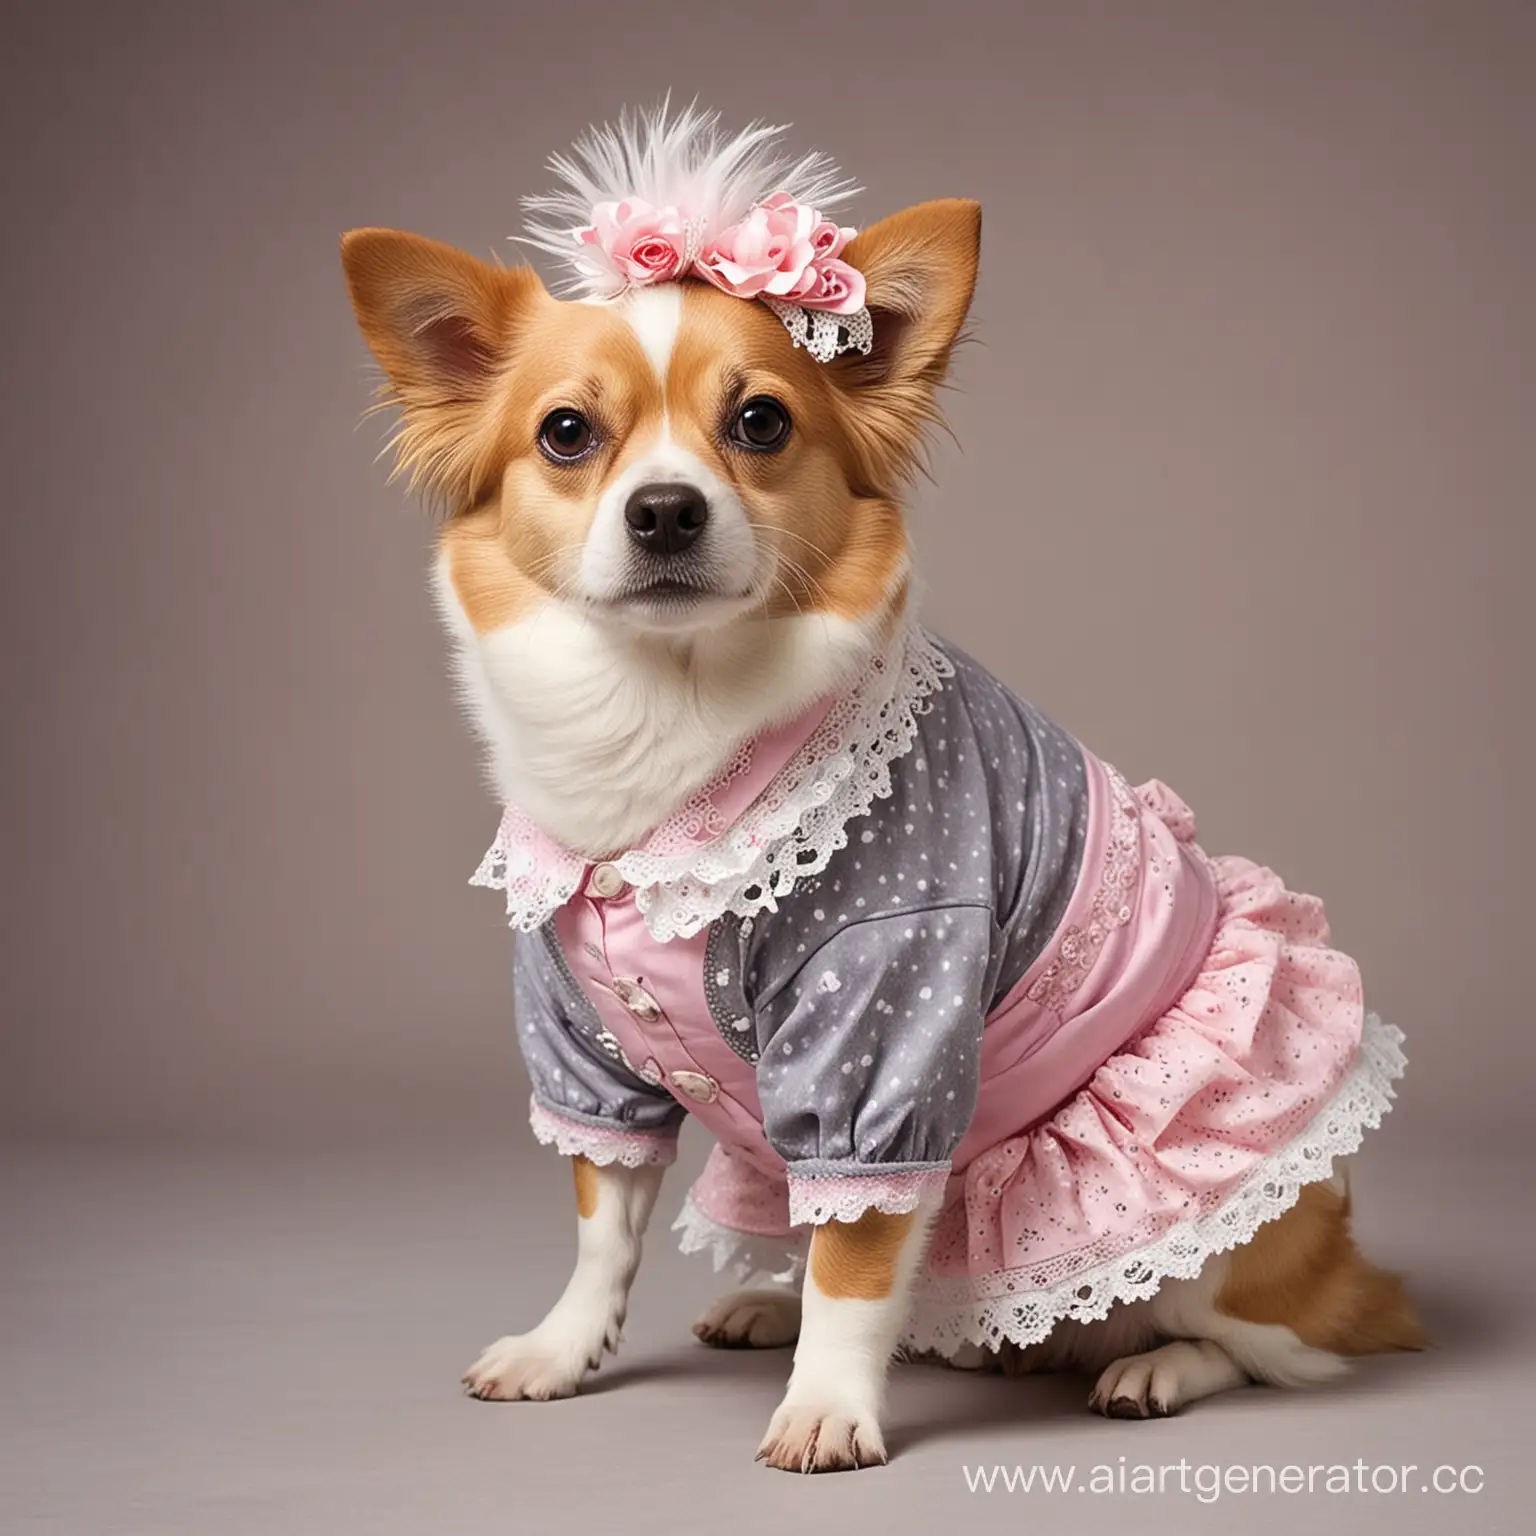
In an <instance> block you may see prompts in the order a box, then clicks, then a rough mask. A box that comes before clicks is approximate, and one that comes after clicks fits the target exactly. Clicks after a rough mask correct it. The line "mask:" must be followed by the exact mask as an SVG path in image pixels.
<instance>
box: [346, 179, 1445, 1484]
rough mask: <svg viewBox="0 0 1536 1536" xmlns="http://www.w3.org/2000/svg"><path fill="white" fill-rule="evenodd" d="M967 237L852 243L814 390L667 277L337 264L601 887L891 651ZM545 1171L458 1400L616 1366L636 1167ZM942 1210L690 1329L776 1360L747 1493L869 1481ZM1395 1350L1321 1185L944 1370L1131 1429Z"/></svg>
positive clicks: (646, 1195)
mask: <svg viewBox="0 0 1536 1536" xmlns="http://www.w3.org/2000/svg"><path fill="white" fill-rule="evenodd" d="M980 234H981V210H980V207H979V206H978V205H977V204H976V203H974V202H968V201H962V200H954V199H951V200H944V201H938V202H928V203H923V204H921V205H918V206H915V207H911V208H909V209H907V210H906V211H905V212H902V213H898V214H896V215H894V216H893V217H890V218H887V219H884V220H883V221H881V222H879V223H876V224H874V225H872V226H870V227H869V228H867V229H865V230H864V231H863V232H862V233H860V234H858V236H857V238H856V239H854V240H853V241H852V243H851V244H849V245H848V246H847V248H846V251H845V252H844V253H843V256H844V259H845V260H846V262H847V264H848V265H849V266H850V267H852V268H854V269H856V270H857V272H858V273H859V274H861V275H862V277H863V279H864V281H865V283H866V284H867V296H866V304H867V308H868V311H869V314H870V315H871V316H872V317H873V345H872V348H871V350H869V351H868V353H867V354H866V353H858V352H849V353H847V354H846V355H841V356H838V357H836V358H835V359H832V360H830V361H818V360H817V359H815V358H813V357H812V356H811V355H809V353H808V352H807V351H806V350H805V349H804V348H802V347H799V346H796V345H795V344H793V342H792V340H791V338H790V335H789V334H788V333H787V331H786V327H785V325H784V323H782V321H781V319H780V318H779V317H778V316H777V315H776V314H775V313H774V312H772V310H771V309H770V308H769V307H767V306H765V305H763V304H759V303H744V302H742V301H741V299H740V298H738V297H736V296H733V295H732V294H731V293H728V292H722V291H720V290H719V288H718V287H716V286H712V285H711V284H710V283H708V282H705V281H700V280H697V279H696V278H693V277H688V276H684V277H682V278H680V279H678V280H675V281H669V282H665V283H656V284H647V285H635V286H632V287H630V288H629V289H628V290H627V291H625V292H623V293H621V294H619V295H617V296H614V297H612V298H611V299H608V300H606V301H604V302H590V301H586V300H580V299H578V300H570V301H564V300H561V299H558V298H555V297H553V296H551V294H550V293H549V292H548V291H546V289H545V287H544V285H543V283H542V282H541V280H540V278H539V277H538V276H537V275H536V274H535V272H534V271H533V270H532V269H531V268H529V267H517V268H513V269H504V268H502V267H500V266H495V265H489V264H487V263H484V262H481V261H478V260H475V259H472V258H471V257H469V256H467V255H465V254H463V253H461V252H460V251H458V250H455V249H452V248H450V247H448V246H446V245H442V244H439V243H437V242H435V241H432V240H428V239H424V238H422V237H420V236H418V235H414V234H406V233H400V232H395V231H391V230H385V229H361V230H356V231H353V232H352V233H350V234H348V235H347V236H346V237H345V238H344V240H343V243H342V259H343V263H344V267H345V272H346V277H347V282H348V285H349V287H350V292H351V298H352V303H353V305H354V307H355V311H356V316H357V319H358V322H359V324H360V326H361V329H362V332H363V335H364V337H365V338H366V340H367V343H368V345H369V347H370V348H371V350H372V352H373V355H374V357H375V358H376V359H377V361H378V363H379V364H380V365H381V367H382V368H383V370H384V373H385V374H386V376H387V381H388V398H389V401H390V402H391V403H392V404H393V405H394V406H395V407H397V408H398V411H399V414H400V427H399V432H398V436H397V439H396V445H397V450H398V459H399V464H400V466H401V468H402V469H404V470H405V471H406V472H407V474H408V475H409V476H410V477H411V479H412V481H413V483H415V484H416V485H418V486H420V487H421V488H423V489H424V490H425V491H426V492H428V493H430V495H431V496H432V497H433V498H435V499H437V500H438V501H440V502H441V504H442V506H443V508H444V509H445V512H446V517H445V519H444V521H443V523H442V527H441V532H440V535H439V539H438V558H437V566H436V575H435V581H436V592H437V597H438V600H439V603H440V605H441V611H442V614H443V616H444V619H445V622H446V625H447V628H448V630H449V632H450V635H451V637H452V640H453V642H454V646H455V652H456V656H457V665H458V669H459V676H460V680H461V683H462V686H463V689H464V693H465V696H466V699H467V702H468V707H469V710H470V712H471V715H472V717H473V721H474V724H475V726H476V728H477V730H478V732H479V733H480V735H481V736H482V737H483V739H484V741H485V743H486V746H487V749H488V754H489V759H490V763H491V769H492V772H493V775H494V779H495V783H496V786H497V788H498V790H499V792H500V794H501V796H502V798H503V799H504V800H505V801H507V802H508V803H512V804H516V805H518V806H520V807H522V808H524V810H525V811H526V812H527V813H528V814H529V815H530V816H531V817H532V818H533V819H534V820H535V821H536V822H537V823H538V824H539V826H540V827H541V828H542V829H543V830H544V832H546V833H547V834H548V835H549V836H550V837H551V838H553V839H555V840H557V841H558V843H559V844H560V845H562V846H563V847H565V848H568V849H571V850H575V851H577V852H578V853H580V854H581V855H582V856H583V857H584V858H586V859H589V860H591V861H593V862H594V863H596V862H598V861H601V860H603V859H605V858H608V857H611V856H613V855H615V853H616V852H617V851H618V850H622V849H625V848H629V847H632V846H634V845H636V844H637V842H638V841H639V840H640V839H641V838H643V837H644V836H645V835H646V834H647V832H648V831H649V830H650V829H652V828H654V827H656V826H657V825H658V824H659V823H661V822H662V821H663V820H665V818H666V817H667V816H668V815H669V814H670V813H671V812H672V811H673V810H674V809H675V808H676V807H678V806H679V805H681V804H683V803H684V802H686V801H687V800H688V798H689V797H690V796H691V795H693V794H694V793H695V792H696V791H698V790H699V789H700V787H701V786H703V785H705V784H706V783H708V782H709V781H710V780H711V779H712V777H713V776H714V775H716V774H717V772H718V771H719V770H720V768H721V766H722V764H723V763H724V761H725V760H726V758H727V757H728V756H729V754H730V753H731V752H732V751H733V750H734V749H735V748H736V746H737V745H738V744H739V743H740V742H742V741H743V740H745V739H749V738H751V737H752V736H753V735H754V734H755V733H756V732H758V731H759V730H760V729H762V728H763V727H765V726H766V725H769V724H771V723H774V722H779V721H782V720H784V719H786V718H788V717H790V716H792V715H794V714H795V712H796V711H799V710H802V709H804V708H805V707H807V706H808V705H810V704H811V703H812V702H813V701H815V700H817V699H819V698H823V697H825V696H826V695H828V694H829V693H831V692H834V691H835V690H837V689H838V688H839V687H841V686H844V685H845V684H846V683H847V682H848V681H849V680H850V679H852V678H854V677H855V676H857V675H858V673H859V671H860V669H861V668H863V667H864V666H865V665H866V664H867V663H868V661H869V658H870V657H871V655H873V654H874V653H875V652H876V650H877V649H878V648H879V647H880V646H881V645H882V644H884V643H885V642H886V640H887V639H888V637H889V635H890V634H891V633H892V631H893V629H894V628H895V626H896V625H897V624H898V623H899V621H900V619H901V616H902V615H903V614H904V611H905V607H906V603H907V596H908V584H909V581H910V577H911V562H912V551H911V546H910V543H909V540H908V536H907V530H906V523H905V520H904V516H903V509H902V500H901V498H902V493H903V488H904V486H905V485H906V484H907V483H908V481H909V479H910V477H911V475H912V473H913V471H914V469H915V467H916V466H917V465H918V462H919V458H920V454H921V451H922V443H923V438H924V433H925V430H926V429H927V428H928V427H929V426H930V425H931V424H932V423H933V422H934V421H935V419H936V405H935V391H936V390H937V389H938V387H939V386H940V384H941V382H942V381H943V379H944V377H945V373H946V369H947V366H948V363H949V358H950V353H951V349H952V348H953V346H954V345H955V342H956V339H957V336H958V335H959V333H960V331H961V327H962V325H963V323H964V321H965V319H966V315H967V311H968V308H969V305H970V301H971V296H972V289H973V285H974V282H975V279H976V273H977V263H978V258H979V244H980ZM573 1168H574V1173H575V1193H576V1214H577V1229H578V1244H579V1252H578V1258H577V1261H576V1267H575V1270H574V1273H573V1274H572V1276H571V1279H570V1283H569V1284H568V1286H567V1287H566V1290H565V1292H564V1294H563V1295H562V1296H561V1297H560V1298H559V1300H558V1301H557V1302H556V1303H555V1305H554V1306H553V1308H552V1309H551V1311H550V1312H549V1314H548V1315H547V1316H546V1317H545V1318H544V1320H543V1321H542V1322H540V1323H538V1324H537V1326H535V1327H534V1328H533V1329H532V1330H531V1331H530V1332H527V1333H523V1334H517V1335H512V1336H509V1337H506V1338H503V1339H500V1340H498V1341H497V1342H496V1343H495V1344H493V1345H491V1346H490V1347H489V1348H488V1349H487V1350H486V1351H485V1353H484V1354H483V1355H482V1356H481V1357H480V1358H479V1360H477V1361H476V1362H475V1364H474V1365H473V1366H472V1367H471V1368H470V1371H469V1373H468V1375H467V1376H466V1377H465V1381H466V1383H467V1384H468V1386H469V1389H470V1390H471V1391H472V1392H473V1393H474V1395H476V1396H479V1397H485V1398H527V1399H541V1400H542V1399H549V1398H558V1397H565V1396H568V1395H570V1394H572V1393H574V1392H576V1391H577V1389H578V1387H579V1386H580V1383H581V1381H582V1379H583V1377H584V1376H585V1374H586V1373H587V1372H588V1371H590V1370H592V1369H595V1368H596V1367H597V1365H598V1363H599V1360H600V1357H601V1355H602V1353H603V1351H604V1350H605V1349H606V1350H612V1349H614V1348H615V1347H616V1346H617V1343H618V1340H619V1337H620V1331H621V1328H622V1324H623V1322H624V1317H625V1310H626V1306H627V1302H628V1296H629V1291H630V1286H631V1284H632V1282H633V1280H634V1277H635V1273H636V1270H637V1267H638V1265H639V1262H640V1250H641V1240H642V1236H643V1234H644V1232H645V1229H646V1224H647V1220H648V1218H649V1217H650V1215H651V1211H652V1207H653V1205H654V1203H655V1200H656V1197H657V1192H658V1188H659V1186H660V1183H661V1178H662V1172H663V1170H662V1169H661V1168H660V1167H658V1166H654V1165H640V1166H624V1165H623V1164H622V1163H620V1162H610V1163H608V1164H606V1165H603V1166H598V1165H597V1164H596V1163H595V1162H593V1161H591V1160H589V1159H588V1158H587V1157H585V1156H580V1155H578V1156H576V1157H575V1158H574V1159H573ZM935 1211H936V1202H935V1201H934V1200H932V1199H928V1200H926V1201H924V1202H920V1203H919V1204H918V1205H917V1206H916V1208H914V1209H910V1210H907V1211H904V1212H895V1213H890V1212H886V1211H881V1210H874V1209H871V1210H869V1211H867V1212H865V1213H864V1214H862V1215H861V1216H859V1217H858V1218H857V1219H854V1220H851V1221H841V1220H836V1219H834V1220H829V1221H826V1222H824V1223H822V1224H820V1225H818V1226H816V1227H815V1229H814V1235H813V1238H812V1240H811V1242H810V1247H809V1259H808V1264H807V1266H806V1274H805V1279H804V1284H803V1289H802V1291H801V1293H800V1294H799V1295H798V1296H796V1295H795V1294H794V1293H793V1292H791V1291H789V1290H784V1289H755V1290H750V1291H745V1292H737V1293H733V1294H731V1295H728V1296H726V1297H724V1298H723V1299H722V1300H720V1301H719V1302H717V1303H716V1304H715V1305H714V1306H713V1307H711V1308H710V1309H709V1311H708V1312H707V1313H706V1315H705V1316H704V1317H703V1318H702V1319H701V1320H700V1321H699V1322H698V1324H697V1325H696V1327H695V1332H696V1333H697V1334H698V1336H699V1337H700V1338H701V1339H703V1340H704V1341H705V1342H707V1343H710V1344H718V1345H732V1346H756V1347H765V1348H771V1347H775V1346H786V1345H789V1344H791V1343H795V1344H796V1348H795V1354H794V1366H793V1371H792V1374H791V1376H790V1381H789V1386H788V1390H787V1392H786V1395H785V1398H784V1401H783V1403H782V1405H781V1406H780V1407H779V1409H778V1411H777V1412H776V1413H775V1414H774V1416H773V1418H772V1421H771V1423H770V1424H769V1427H768V1430H767V1434H766V1437H765V1438H764V1440H763V1443H762V1447H761V1450H760V1453H759V1454H760V1455H761V1456H762V1457H764V1458H766V1459H767V1461H768V1462H769V1463H770V1464H772V1465H773V1466H776V1467H783V1468H791V1469H802V1470H814V1469H827V1468H838V1467H849V1466H860V1465H866V1464H869V1463H871V1462H878V1461H881V1460H883V1459H884V1456H885V1452H884V1447H883V1443H882V1438H881V1429H880V1412H881V1398H882V1391H883V1387H884V1383H885V1379H886V1373H887V1366H888V1363H889V1361H890V1360H891V1358H892V1355H893V1352H894V1351H895V1349H896V1347H897V1345H898V1341H899V1339H900V1336H901V1329H902V1324H903V1319H904V1317H905V1315H906V1312H907V1308H908V1305H909V1299H910V1293H911V1287H912V1284H913V1281H914V1277H915V1276H916V1274H917V1272H918V1270H919V1268H920V1266H921V1265H922V1262H923V1257H924V1251H925V1244H926V1243H927V1241H928V1237H929V1232H930V1228H931V1225H932V1221H933V1218H934V1215H935ZM796 1341H798V1342H796ZM1422 1342H1423V1340H1422V1334H1421V1331H1420V1326H1419V1323H1418V1321H1417V1318H1416V1316H1415V1313H1414V1310H1413V1308H1412V1306H1411V1304H1410V1302H1409V1301H1408V1299H1407V1297H1406V1295H1405V1294H1404V1292H1403V1290H1402V1288H1401V1286H1400V1285H1399V1283H1398V1282H1397V1280H1396V1279H1395V1278H1394V1277H1392V1276H1389V1275H1387V1274H1385V1273H1383V1272H1381V1271H1379V1270H1377V1269H1375V1268H1373V1267H1372V1266H1371V1265H1369V1264H1368V1263H1366V1262H1365V1261H1364V1260H1363V1259H1362V1258H1361V1256H1360V1254H1359V1253H1358V1251H1357V1250H1356V1247H1355V1245H1354V1243H1353V1241H1352V1239H1351V1236H1350V1225H1349V1198H1348V1193H1347V1190H1346V1188H1345V1186H1344V1184H1343V1182H1342V1180H1341V1179H1339V1178H1334V1179H1331V1180H1327V1181H1323V1182H1318V1183H1314V1184H1310V1185H1308V1186H1307V1187H1306V1188H1305V1189H1304V1190H1303V1191H1302V1194H1301V1198H1300V1199H1299V1200H1298V1201H1297V1202H1296V1203H1295V1204H1294V1205H1293V1206H1292V1207H1291V1208H1290V1210H1289V1211H1288V1212H1287V1213H1286V1214H1284V1215H1282V1216H1280V1217H1279V1218H1278V1219H1275V1220H1272V1221H1269V1222H1267V1223H1266V1224H1265V1225H1263V1226H1261V1227H1260V1228H1259V1230H1258V1232H1257V1233H1256V1235H1254V1236H1253V1237H1252V1238H1251V1240H1249V1241H1247V1242H1246V1243H1244V1244H1243V1245H1242V1246H1240V1247H1237V1248H1236V1249H1235V1250H1233V1251H1231V1252H1229V1253H1224V1254H1219V1255H1217V1256H1215V1257H1212V1258H1211V1259H1210V1260H1209V1261H1208V1262H1207V1263H1206V1264H1205V1267H1204V1268H1203V1269H1202V1270H1201V1272H1200V1273H1199V1274H1198V1276H1197V1277H1195V1278H1189V1279H1173V1280H1169V1281H1167V1282H1166V1283H1164V1284H1163V1285H1162V1287H1161V1288H1160V1289H1159V1290H1158V1291H1157V1293H1156V1295H1154V1296H1152V1297H1151V1298H1150V1299H1148V1300H1143V1301H1137V1302H1133V1303H1130V1304H1127V1305H1122V1306H1119V1307H1117V1308H1116V1309H1115V1310H1114V1311H1113V1312H1112V1313H1111V1314H1110V1316H1109V1317H1108V1318H1106V1319H1104V1320H1103V1321H1098V1322H1092V1323H1089V1324H1078V1323H1074V1322H1066V1323H1063V1324H1061V1325H1060V1326H1059V1327H1058V1328H1057V1330H1056V1331H1055V1332H1054V1333H1053V1334H1052V1335H1051V1337H1050V1338H1049V1339H1047V1340H1046V1341H1044V1342H1043V1343H1039V1344H1036V1345H1033V1346H1031V1347H1029V1348H1027V1349H1017V1348H1014V1347H1012V1346H1008V1345H1004V1346H1003V1347H1001V1348H1000V1349H996V1350H983V1349H979V1348H976V1347H975V1346H971V1347H970V1348H968V1349H966V1350H963V1351H961V1352H959V1354H958V1356H957V1357H956V1361H955V1363H958V1364H962V1365H965V1366H969V1367H972V1368H991V1369H1002V1370H1007V1371H1015V1370H1029V1369H1037V1368H1063V1367H1070V1368H1086V1369H1089V1370H1092V1371H1095V1372H1097V1373H1098V1380H1097V1385H1096V1386H1095V1387H1094V1388H1093V1391H1092V1395H1091V1398H1090V1403H1091V1406H1092V1407H1093V1408H1094V1409H1096V1410H1097V1411H1099V1412H1101V1413H1104V1414H1108V1415H1110V1416H1115V1417H1147V1416H1151V1415H1161V1414H1168V1413H1174V1412H1177V1411H1178V1410H1179V1409H1180V1408H1182V1407H1184V1406H1185V1405H1187V1404H1189V1403H1191V1402H1193V1401H1195V1400H1196V1399H1198V1398H1201V1397H1205V1396H1207V1395H1209V1394H1211V1393H1215V1392H1218V1391H1222V1390H1224V1389H1226V1388H1228V1387H1232V1386H1236V1385H1238V1384H1240V1383H1243V1382H1246V1381H1261V1382H1270V1383H1276V1384H1284V1385H1290V1384H1300V1383H1311V1382H1318V1381H1321V1380H1324V1379H1326V1378H1329V1377H1331V1376H1333V1375H1334V1374H1335V1373H1337V1372H1338V1371H1340V1370H1342V1369H1343V1368H1344V1364H1343V1362H1344V1357H1347V1356H1350V1355H1357V1354H1362V1353H1368V1352H1373V1351H1380V1350H1389V1349H1404V1348H1417V1347H1419V1346H1420V1345H1421V1344H1422Z"/></svg>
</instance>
